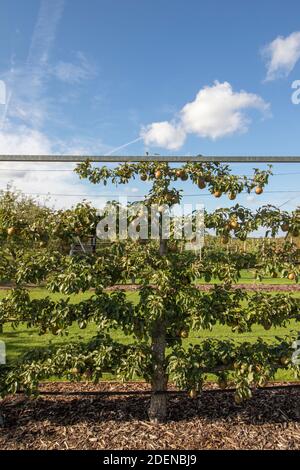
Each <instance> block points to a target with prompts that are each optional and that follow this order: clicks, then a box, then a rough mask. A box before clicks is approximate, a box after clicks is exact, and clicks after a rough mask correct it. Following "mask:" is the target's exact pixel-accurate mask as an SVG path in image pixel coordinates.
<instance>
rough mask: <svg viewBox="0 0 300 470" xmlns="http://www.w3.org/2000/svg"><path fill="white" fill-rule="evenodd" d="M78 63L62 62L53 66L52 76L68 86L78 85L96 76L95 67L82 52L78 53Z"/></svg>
mask: <svg viewBox="0 0 300 470" xmlns="http://www.w3.org/2000/svg"><path fill="white" fill-rule="evenodd" d="M77 58H78V61H77V63H72V62H63V61H60V62H58V63H57V64H56V65H54V66H53V69H52V74H53V75H54V76H55V77H56V78H57V79H58V80H60V81H62V82H65V83H68V84H71V85H73V84H78V83H81V82H82V81H84V80H89V79H91V78H94V77H95V76H96V70H95V68H94V66H93V65H92V64H91V63H90V62H89V61H88V60H87V58H86V57H85V56H84V54H82V53H81V52H78V53H77Z"/></svg>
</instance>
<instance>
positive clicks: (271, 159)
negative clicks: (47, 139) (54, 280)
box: [0, 155, 300, 163]
mask: <svg viewBox="0 0 300 470" xmlns="http://www.w3.org/2000/svg"><path fill="white" fill-rule="evenodd" d="M87 159H89V160H90V161H92V162H95V163H96V162H99V163H100V162H102V163H105V162H106V163H109V162H115V163H117V162H147V161H149V162H169V163H184V162H185V163H187V162H198V163H201V162H202V163H207V162H224V163H254V162H255V163H300V156H279V155H278V156H202V155H197V156H190V155H189V156H170V155H166V156H163V155H149V156H140V155H137V156H124V155H109V156H105V155H101V156H93V155H91V156H89V155H0V162H37V163H38V162H40V163H42V162H45V163H46V162H49V163H50V162H56V163H59V162H61V163H67V162H68V163H77V162H84V161H85V160H87Z"/></svg>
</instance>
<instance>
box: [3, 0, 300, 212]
mask: <svg viewBox="0 0 300 470" xmlns="http://www.w3.org/2000/svg"><path fill="white" fill-rule="evenodd" d="M0 12H1V14H0V80H2V81H3V82H4V83H5V84H6V90H7V103H6V105H1V104H0V123H1V127H0V153H24V154H26V153H83V154H108V153H111V152H113V151H114V150H115V149H116V148H118V147H119V146H123V145H125V144H127V143H128V142H132V141H136V140H137V139H139V140H137V141H136V142H135V143H133V144H131V145H128V146H125V147H123V148H121V149H120V150H118V151H117V152H116V153H119V154H141V155H143V154H144V153H145V151H149V152H150V153H156V152H157V153H160V154H174V153H175V154H187V155H197V154H199V153H201V154H204V155H239V154H250V155H251V154H259V155H268V154H274V155H282V154H287V155H299V153H300V152H299V149H298V147H299V128H300V105H295V104H293V103H292V101H291V96H292V92H293V91H292V88H291V86H292V83H293V82H294V81H295V80H300V60H299V57H300V33H299V31H300V23H299V18H300V3H299V2H297V1H296V0H286V1H285V2H283V1H279V0H278V1H276V0H275V1H274V0H272V1H271V0H262V1H258V0H255V1H243V2H241V1H237V0H227V1H226V2H225V1H221V0H213V1H212V0H211V1H201V2H200V1H196V0H189V1H183V0H172V1H171V0H164V1H162V0H151V1H150V0H127V1H124V0H106V1H103V0H86V1H83V0H51V1H50V0H49V1H47V0H26V2H24V1H23V0H2V1H1V5H0ZM278 38H279V39H278ZM280 38H281V39H280ZM276 41H277V42H276ZM263 50H264V53H263V52H262V51H263ZM266 78H267V80H266ZM196 96H198V98H197V99H196ZM2 168H6V169H7V168H8V164H2ZM31 168H32V165H31ZM45 168H47V167H45ZM52 168H53V167H52ZM59 168H60V167H59V166H58V167H57V169H59ZM64 168H65V169H66V168H67V167H66V165H64ZM16 169H18V168H17V165H15V166H14V168H13V169H12V171H11V173H9V172H7V171H2V172H1V181H0V184H1V187H4V186H5V185H6V183H7V181H8V180H14V184H15V185H16V186H17V187H20V188H21V189H23V190H25V191H27V192H30V190H31V192H41V191H42V189H43V192H47V191H52V192H57V193H61V192H69V193H71V192H72V193H78V192H80V193H82V192H83V191H84V192H87V191H90V192H92V191H93V192H95V188H89V187H87V186H86V185H83V184H81V183H80V182H78V181H77V180H76V179H74V177H73V176H71V174H69V173H67V172H62V173H61V174H60V173H59V172H53V174H55V177H54V176H49V173H48V174H47V173H46V172H44V176H42V175H41V174H38V172H35V173H34V174H33V173H30V172H28V171H27V169H26V168H24V165H23V166H22V165H19V169H22V170H24V173H23V172H15V171H13V170H16ZM235 169H236V171H238V172H239V173H242V172H247V173H249V172H250V169H251V168H250V167H247V169H245V170H244V167H236V168H235ZM297 171H298V173H300V169H299V167H297V166H284V167H282V166H281V167H280V168H279V167H278V168H277V167H276V168H275V169H274V172H276V173H296V172H297ZM45 174H47V177H45ZM298 181H299V176H298V175H296V174H294V175H289V176H276V177H274V178H273V180H272V182H271V185H270V190H277V189H285V190H288V189H289V190H295V191H296V190H297V189H299V182H298ZM130 190H134V191H136V193H137V192H139V193H140V192H141V193H142V192H143V188H142V187H141V185H140V184H136V183H134V186H133V187H132V188H131V189H130ZM130 190H129V191H130ZM122 191H123V190H122ZM114 192H115V191H114ZM189 192H192V190H191V189H189ZM294 196H296V194H294V193H293V194H292V195H291V196H289V195H288V194H285V193H278V194H274V193H270V194H269V195H265V196H263V198H262V199H260V202H270V203H275V204H280V203H283V202H285V200H288V199H289V197H294ZM242 198H243V196H242ZM298 201H299V200H297V199H294V200H293V201H292V202H291V203H290V204H288V205H286V207H287V208H292V207H294V206H295V204H296V203H297V202H298ZM239 202H241V203H246V197H244V200H241V201H239ZM247 202H248V203H250V204H253V205H254V204H256V202H254V201H251V200H248V201H247ZM219 203H220V202H219V201H218V204H219ZM215 204H216V203H215Z"/></svg>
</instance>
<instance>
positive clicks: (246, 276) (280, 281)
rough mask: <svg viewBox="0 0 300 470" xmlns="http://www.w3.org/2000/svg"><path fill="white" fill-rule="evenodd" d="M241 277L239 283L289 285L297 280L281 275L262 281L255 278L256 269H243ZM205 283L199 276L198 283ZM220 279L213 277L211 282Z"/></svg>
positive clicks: (216, 281)
mask: <svg viewBox="0 0 300 470" xmlns="http://www.w3.org/2000/svg"><path fill="white" fill-rule="evenodd" d="M240 274H241V277H240V279H239V281H238V283H239V284H258V285H259V284H275V285H284V284H287V285H289V286H291V285H293V284H295V281H289V280H288V279H286V278H281V277H266V278H264V279H262V281H258V280H257V279H255V270H254V269H242V270H241V273H240ZM198 282H199V283H205V281H204V279H203V278H199V279H198V280H197V283H198ZM220 282H222V281H220V280H219V279H215V278H213V279H212V280H211V281H210V283H209V284H214V283H217V284H218V283H220Z"/></svg>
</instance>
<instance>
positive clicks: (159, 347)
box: [149, 237, 168, 422]
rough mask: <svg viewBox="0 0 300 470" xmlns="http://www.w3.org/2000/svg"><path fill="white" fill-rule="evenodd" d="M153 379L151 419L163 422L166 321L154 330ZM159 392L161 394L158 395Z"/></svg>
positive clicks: (163, 245) (164, 244)
mask: <svg viewBox="0 0 300 470" xmlns="http://www.w3.org/2000/svg"><path fill="white" fill-rule="evenodd" d="M166 253H167V240H163V239H162V237H161V239H160V246H159V254H160V255H161V256H164V255H165V254H166ZM152 353H153V361H154V364H153V368H154V370H153V377H152V381H151V385H152V396H151V402H150V408H149V418H150V420H151V421H154V422H163V421H165V420H166V417H167V394H166V393H162V392H164V391H166V390H167V385H168V377H167V374H166V368H165V354H166V323H165V320H164V319H161V318H158V319H157V320H155V322H154V325H153V330H152ZM157 392H159V393H157Z"/></svg>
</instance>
